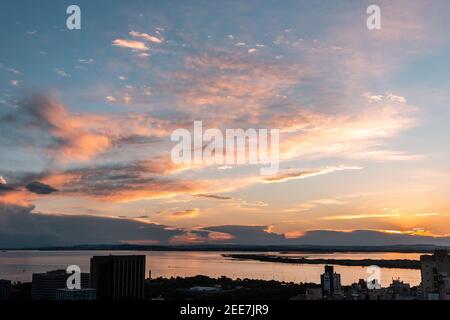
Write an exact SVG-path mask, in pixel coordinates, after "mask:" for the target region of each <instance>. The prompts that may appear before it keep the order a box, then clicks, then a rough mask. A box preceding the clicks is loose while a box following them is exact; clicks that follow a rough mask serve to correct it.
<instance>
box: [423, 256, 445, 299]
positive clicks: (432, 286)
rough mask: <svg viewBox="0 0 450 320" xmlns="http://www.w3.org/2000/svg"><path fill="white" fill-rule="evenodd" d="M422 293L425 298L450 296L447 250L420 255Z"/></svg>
mask: <svg viewBox="0 0 450 320" xmlns="http://www.w3.org/2000/svg"><path fill="white" fill-rule="evenodd" d="M420 264H421V276H422V294H423V297H424V298H425V299H436V297H438V296H439V299H441V300H447V299H449V298H450V257H449V255H448V252H447V250H436V251H435V252H434V254H433V255H422V256H420Z"/></svg>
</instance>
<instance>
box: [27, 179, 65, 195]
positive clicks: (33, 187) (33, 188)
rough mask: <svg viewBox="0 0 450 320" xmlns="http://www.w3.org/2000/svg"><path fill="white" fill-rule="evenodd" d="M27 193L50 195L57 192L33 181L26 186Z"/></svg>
mask: <svg viewBox="0 0 450 320" xmlns="http://www.w3.org/2000/svg"><path fill="white" fill-rule="evenodd" d="M25 188H26V189H27V190H28V191H30V192H33V193H36V194H50V193H53V192H56V191H58V190H57V189H55V188H53V187H51V186H49V185H47V184H45V183H41V182H39V181H33V182H30V183H29V184H27V185H26V187H25Z"/></svg>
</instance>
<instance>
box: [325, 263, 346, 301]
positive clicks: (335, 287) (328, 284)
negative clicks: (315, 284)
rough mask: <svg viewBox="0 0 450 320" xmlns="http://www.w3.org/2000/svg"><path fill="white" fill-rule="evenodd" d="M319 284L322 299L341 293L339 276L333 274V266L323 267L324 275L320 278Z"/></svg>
mask: <svg viewBox="0 0 450 320" xmlns="http://www.w3.org/2000/svg"><path fill="white" fill-rule="evenodd" d="M320 284H321V286H322V296H323V297H324V298H325V297H333V296H336V295H340V294H341V293H342V290H341V275H340V274H339V273H336V272H334V268H333V266H325V273H323V274H322V275H321V276H320Z"/></svg>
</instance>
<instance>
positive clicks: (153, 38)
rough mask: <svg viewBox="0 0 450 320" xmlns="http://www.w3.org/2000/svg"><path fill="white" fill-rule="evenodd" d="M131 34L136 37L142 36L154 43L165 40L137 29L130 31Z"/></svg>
mask: <svg viewBox="0 0 450 320" xmlns="http://www.w3.org/2000/svg"><path fill="white" fill-rule="evenodd" d="M130 36H132V37H134V38H142V39H144V40H147V41H150V42H153V43H162V42H163V41H162V40H161V39H159V38H158V37H155V36H152V35H149V34H148V33H141V32H137V31H130Z"/></svg>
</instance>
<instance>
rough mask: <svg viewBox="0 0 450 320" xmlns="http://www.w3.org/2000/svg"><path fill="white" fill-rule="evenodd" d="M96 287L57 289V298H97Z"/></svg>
mask: <svg viewBox="0 0 450 320" xmlns="http://www.w3.org/2000/svg"><path fill="white" fill-rule="evenodd" d="M95 298H96V291H95V289H90V288H85V289H57V290H56V300H79V301H85V300H95Z"/></svg>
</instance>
